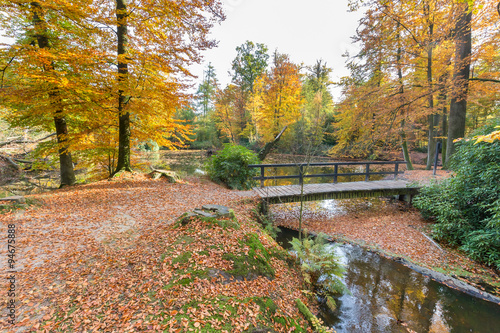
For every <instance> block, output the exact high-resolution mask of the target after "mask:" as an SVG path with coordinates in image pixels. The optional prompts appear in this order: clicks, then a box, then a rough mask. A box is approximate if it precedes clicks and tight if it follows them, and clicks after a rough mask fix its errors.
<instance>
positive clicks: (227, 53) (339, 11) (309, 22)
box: [193, 0, 361, 99]
mask: <svg viewBox="0 0 500 333" xmlns="http://www.w3.org/2000/svg"><path fill="white" fill-rule="evenodd" d="M223 2H224V4H225V8H226V10H225V12H226V17H227V18H226V20H225V21H224V22H222V23H221V25H219V26H216V27H214V29H213V30H212V36H213V38H215V39H217V40H218V41H219V46H218V47H217V48H216V49H212V50H210V51H207V52H206V53H205V54H204V56H205V63H204V65H203V66H197V67H195V68H194V69H193V72H194V74H196V75H197V76H199V78H198V82H201V78H202V74H203V69H204V68H206V66H207V65H208V63H209V62H211V63H212V65H213V66H214V67H215V71H216V74H217V78H218V79H219V82H220V83H221V85H222V86H223V87H224V86H226V85H227V84H228V83H229V82H230V81H231V77H230V76H229V74H228V71H229V70H231V62H232V60H233V59H234V58H235V57H236V47H237V46H239V45H241V44H243V43H245V41H247V40H250V41H252V42H255V43H263V44H265V45H267V47H268V48H269V54H270V55H272V53H273V52H274V50H275V49H276V48H277V49H278V52H280V53H286V54H288V55H289V56H290V58H291V60H292V61H294V62H296V63H299V64H300V63H304V65H306V66H310V65H313V64H315V63H316V60H318V59H323V60H324V61H326V63H327V65H328V67H330V68H333V73H332V79H333V80H334V81H337V80H338V79H339V78H340V77H342V76H345V75H348V74H349V72H348V70H347V69H346V68H345V60H346V59H345V58H344V57H342V54H344V53H345V51H346V50H348V51H349V52H350V53H352V54H354V53H355V52H356V48H355V47H354V46H353V45H351V38H350V37H351V36H353V35H354V34H355V31H356V28H357V26H358V20H359V19H360V18H361V13H359V12H355V13H349V12H348V11H347V10H348V7H347V3H348V0H308V1H306V0H223ZM332 93H333V94H334V99H338V97H339V95H340V90H339V89H338V88H337V89H333V90H332Z"/></svg>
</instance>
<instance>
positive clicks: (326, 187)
mask: <svg viewBox="0 0 500 333" xmlns="http://www.w3.org/2000/svg"><path fill="white" fill-rule="evenodd" d="M253 190H254V191H255V192H257V194H258V195H259V196H260V197H261V199H262V206H263V208H262V210H263V213H267V206H268V205H270V204H280V203H288V202H300V201H301V197H302V198H303V199H302V200H304V201H316V200H328V199H353V198H367V197H389V196H399V197H400V198H402V197H404V198H405V200H406V201H408V202H411V198H412V197H413V196H414V195H416V194H418V191H419V187H416V186H411V185H410V183H408V182H406V181H404V180H379V181H369V182H351V183H337V184H305V185H304V189H303V193H302V195H301V193H300V192H301V186H300V185H287V186H268V187H262V188H259V187H256V188H254V189H253Z"/></svg>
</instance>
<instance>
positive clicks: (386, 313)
mask: <svg viewBox="0 0 500 333" xmlns="http://www.w3.org/2000/svg"><path fill="white" fill-rule="evenodd" d="M293 236H296V232H293V231H290V230H289V229H283V232H282V233H280V234H279V241H280V242H281V243H282V244H285V246H286V242H287V240H289V239H291V238H292V237H293ZM341 249H342V251H343V252H344V257H345V264H346V268H347V271H346V273H345V284H346V286H347V287H348V289H349V290H350V291H351V292H352V296H350V295H343V296H341V297H340V298H338V299H336V302H337V305H338V307H337V311H335V312H332V311H329V310H328V309H327V308H326V307H322V308H321V311H322V313H321V315H320V316H321V318H322V319H323V320H324V321H325V323H326V324H327V325H328V326H330V327H333V328H334V329H335V330H336V331H337V332H339V333H341V332H356V333H358V332H361V333H364V332H367V333H371V332H384V333H385V332H390V333H393V332H406V333H407V332H411V331H410V330H409V329H411V330H413V331H415V332H418V333H421V332H422V333H426V332H429V333H447V332H478V333H490V332H491V333H493V332H498V328H499V327H500V316H499V315H498V314H500V306H498V305H496V304H494V303H490V302H486V301H482V300H480V299H476V298H474V297H472V296H468V295H465V294H463V293H461V292H459V291H456V290H453V289H450V288H448V287H446V286H443V285H441V284H439V283H437V282H434V281H432V280H431V279H429V278H427V277H425V276H423V275H421V274H419V273H416V272H414V271H412V270H410V269H409V268H407V267H405V266H403V265H401V264H399V263H397V262H395V261H392V260H389V259H385V258H383V257H380V256H379V255H377V254H375V253H372V252H367V251H365V250H363V249H362V248H360V247H358V246H351V245H344V246H342V247H341ZM398 318H399V319H400V320H401V323H398V322H397V319H398ZM405 325H406V326H405Z"/></svg>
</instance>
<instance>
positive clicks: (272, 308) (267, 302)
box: [252, 297, 278, 316]
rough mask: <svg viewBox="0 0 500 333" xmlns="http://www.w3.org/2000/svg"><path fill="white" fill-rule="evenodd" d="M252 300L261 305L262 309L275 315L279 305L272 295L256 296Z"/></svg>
mask: <svg viewBox="0 0 500 333" xmlns="http://www.w3.org/2000/svg"><path fill="white" fill-rule="evenodd" d="M252 300H253V301H254V302H255V303H256V304H258V305H259V306H260V310H261V311H262V312H264V313H266V314H268V315H269V316H274V315H275V314H276V311H277V310H278V306H277V305H276V303H274V301H273V300H272V299H271V298H270V297H254V298H252Z"/></svg>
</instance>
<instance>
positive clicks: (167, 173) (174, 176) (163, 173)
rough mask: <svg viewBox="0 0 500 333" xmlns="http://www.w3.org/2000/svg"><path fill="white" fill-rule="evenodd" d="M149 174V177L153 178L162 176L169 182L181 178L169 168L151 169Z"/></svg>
mask: <svg viewBox="0 0 500 333" xmlns="http://www.w3.org/2000/svg"><path fill="white" fill-rule="evenodd" d="M150 175H151V178H153V179H155V180H156V179H160V178H162V177H164V178H166V179H167V181H168V182H169V183H177V182H178V181H180V180H181V178H180V177H179V175H178V174H177V173H175V172H174V171H169V170H153V172H151V173H150Z"/></svg>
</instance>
